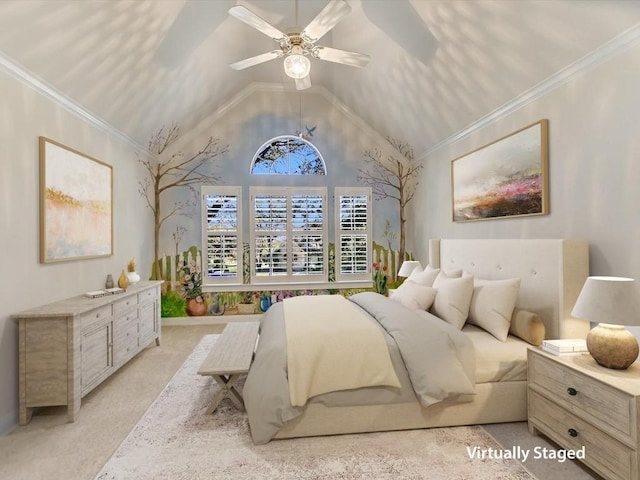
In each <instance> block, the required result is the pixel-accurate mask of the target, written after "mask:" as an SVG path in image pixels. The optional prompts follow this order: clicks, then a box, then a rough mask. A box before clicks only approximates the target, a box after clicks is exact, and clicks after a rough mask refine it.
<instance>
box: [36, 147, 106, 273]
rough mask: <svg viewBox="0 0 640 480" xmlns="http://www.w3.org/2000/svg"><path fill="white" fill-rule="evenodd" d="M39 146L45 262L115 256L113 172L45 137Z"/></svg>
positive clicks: (41, 257)
mask: <svg viewBox="0 0 640 480" xmlns="http://www.w3.org/2000/svg"><path fill="white" fill-rule="evenodd" d="M39 146H40V262H41V263H52V262H63V261H68V260H80V259H88V258H99V257H108V256H112V255H113V168H112V166H111V165H108V164H106V163H104V162H102V161H100V160H97V159H95V158H92V157H90V156H88V155H85V154H83V153H81V152H79V151H77V150H74V149H72V148H69V147H67V146H65V145H62V144H61V143H58V142H56V141H54V140H51V139H49V138H46V137H39Z"/></svg>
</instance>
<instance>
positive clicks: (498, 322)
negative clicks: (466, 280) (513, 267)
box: [469, 278, 520, 342]
mask: <svg viewBox="0 0 640 480" xmlns="http://www.w3.org/2000/svg"><path fill="white" fill-rule="evenodd" d="M518 290H520V279H519V278H509V279H505V280H482V279H479V278H476V279H475V280H474V287H473V297H472V298H471V307H470V308H469V323H472V324H473V325H477V326H478V327H480V328H482V329H484V330H486V331H487V332H489V333H490V334H491V335H493V336H494V337H496V338H497V339H498V340H500V341H501V342H506V341H507V335H509V327H510V326H511V315H512V314H513V309H514V308H515V306H516V300H517V298H518Z"/></svg>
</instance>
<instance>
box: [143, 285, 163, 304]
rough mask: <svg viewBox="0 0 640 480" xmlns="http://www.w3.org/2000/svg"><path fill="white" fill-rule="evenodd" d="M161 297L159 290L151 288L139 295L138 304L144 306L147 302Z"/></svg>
mask: <svg viewBox="0 0 640 480" xmlns="http://www.w3.org/2000/svg"><path fill="white" fill-rule="evenodd" d="M159 296H160V295H159V293H158V289H157V288H150V289H148V290H145V291H144V292H140V293H139V294H138V303H139V304H140V305H142V304H143V303H145V302H149V301H153V300H155V299H156V298H158V297H159Z"/></svg>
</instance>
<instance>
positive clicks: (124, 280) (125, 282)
mask: <svg viewBox="0 0 640 480" xmlns="http://www.w3.org/2000/svg"><path fill="white" fill-rule="evenodd" d="M118 286H119V287H120V288H122V289H124V290H126V289H127V287H128V286H129V277H127V272H125V271H124V268H123V269H122V273H121V274H120V278H118Z"/></svg>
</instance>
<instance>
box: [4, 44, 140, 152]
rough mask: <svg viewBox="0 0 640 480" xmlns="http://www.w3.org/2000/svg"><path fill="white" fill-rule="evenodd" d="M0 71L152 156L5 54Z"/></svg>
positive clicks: (134, 141)
mask: <svg viewBox="0 0 640 480" xmlns="http://www.w3.org/2000/svg"><path fill="white" fill-rule="evenodd" d="M0 71H2V72H4V73H6V74H7V75H9V76H10V77H13V78H14V79H16V80H18V81H19V82H20V83H22V84H24V85H26V86H28V87H31V88H32V89H33V90H35V91H36V92H38V93H40V94H41V95H42V96H44V97H46V98H48V99H49V100H51V101H52V102H54V103H56V104H58V105H60V106H62V107H63V108H65V109H66V110H67V111H69V112H71V113H72V114H74V115H76V116H77V117H79V118H80V119H82V120H84V121H86V122H88V123H89V124H91V125H93V126H94V127H96V128H97V129H99V130H101V131H103V132H104V133H106V134H108V135H109V136H111V137H115V138H117V139H118V140H121V141H122V142H124V143H126V144H127V145H129V146H130V147H133V148H134V149H135V150H137V151H138V152H139V153H142V154H144V155H147V156H148V155H150V153H149V150H148V149H147V148H146V147H145V146H143V145H141V144H140V143H139V142H137V141H136V140H134V139H133V138H131V137H130V136H128V135H126V134H125V133H123V132H122V131H120V130H118V129H117V128H115V127H114V126H113V125H111V124H110V123H108V122H106V121H105V120H103V119H101V118H100V117H98V116H96V115H94V114H93V113H91V112H90V111H89V110H87V109H86V108H84V107H83V106H81V105H80V104H79V103H77V102H76V101H74V100H72V99H71V98H69V97H67V96H66V95H64V94H63V93H62V92H60V91H59V90H58V89H57V88H55V87H54V86H53V85H51V84H50V83H48V82H46V81H45V80H43V79H42V78H40V77H38V76H37V75H35V74H33V73H31V72H30V71H29V70H27V68H26V67H24V66H23V65H21V64H20V63H18V62H16V61H15V60H13V59H12V58H10V57H8V56H7V55H5V54H4V53H3V52H0Z"/></svg>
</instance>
